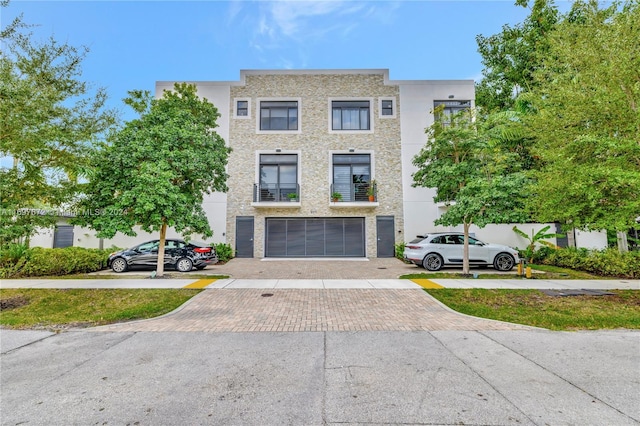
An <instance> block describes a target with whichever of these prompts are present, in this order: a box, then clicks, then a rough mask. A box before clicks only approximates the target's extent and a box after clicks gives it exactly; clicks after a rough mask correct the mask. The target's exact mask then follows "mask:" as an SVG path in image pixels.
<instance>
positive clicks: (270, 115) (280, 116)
mask: <svg viewBox="0 0 640 426" xmlns="http://www.w3.org/2000/svg"><path fill="white" fill-rule="evenodd" d="M260 130H298V102H297V101H262V102H260Z"/></svg>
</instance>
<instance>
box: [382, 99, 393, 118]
mask: <svg viewBox="0 0 640 426" xmlns="http://www.w3.org/2000/svg"><path fill="white" fill-rule="evenodd" d="M381 111H382V115H393V101H392V100H391V99H383V100H382V102H381Z"/></svg>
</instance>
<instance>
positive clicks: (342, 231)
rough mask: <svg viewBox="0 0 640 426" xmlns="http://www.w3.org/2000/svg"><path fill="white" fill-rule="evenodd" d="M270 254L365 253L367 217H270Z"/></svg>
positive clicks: (349, 254)
mask: <svg viewBox="0 0 640 426" xmlns="http://www.w3.org/2000/svg"><path fill="white" fill-rule="evenodd" d="M266 228H267V229H266V231H267V232H266V236H265V238H266V244H265V246H266V256H267V257H341V256H344V257H364V256H365V247H364V218H360V217H355V218H353V217H349V218H315V219H303V218H287V219H280V218H268V219H267V223H266Z"/></svg>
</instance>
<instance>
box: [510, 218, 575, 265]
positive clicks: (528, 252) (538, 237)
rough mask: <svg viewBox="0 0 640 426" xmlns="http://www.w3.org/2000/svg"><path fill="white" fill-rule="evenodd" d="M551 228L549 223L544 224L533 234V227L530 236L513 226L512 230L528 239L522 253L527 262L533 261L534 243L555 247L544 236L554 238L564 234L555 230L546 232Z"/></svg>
mask: <svg viewBox="0 0 640 426" xmlns="http://www.w3.org/2000/svg"><path fill="white" fill-rule="evenodd" d="M549 229H551V226H550V225H547V226H545V227H544V228H542V229H539V230H538V232H536V233H535V234H534V233H533V229H532V230H531V236H529V234H527V233H526V232H524V231H522V230H520V229H518V227H517V226H514V227H513V232H515V233H516V234H518V235H520V236H521V237H522V238H525V239H527V240H528V241H529V245H528V246H527V248H526V249H525V250H524V255H525V256H526V257H527V259H528V261H529V263H531V262H533V255H534V253H535V251H536V244H542V245H544V246H547V247H551V248H555V247H556V246H555V244H553V243H550V242H549V241H544V240H545V239H546V238H555V237H562V236H564V234H556V233H555V232H547V231H549Z"/></svg>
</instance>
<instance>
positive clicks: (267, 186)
mask: <svg viewBox="0 0 640 426" xmlns="http://www.w3.org/2000/svg"><path fill="white" fill-rule="evenodd" d="M284 201H300V185H298V184H295V183H280V184H277V183H256V184H254V185H253V202H254V203H270V202H273V203H281V202H284Z"/></svg>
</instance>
